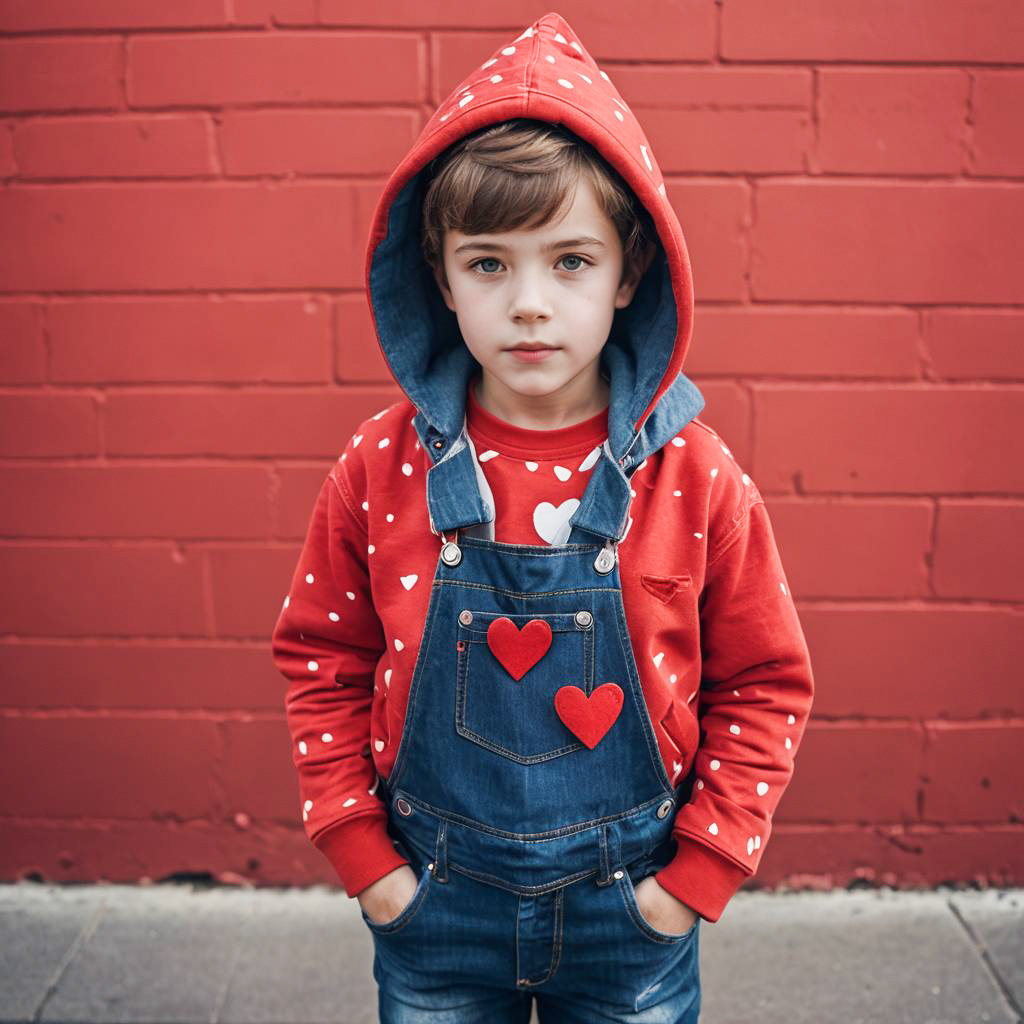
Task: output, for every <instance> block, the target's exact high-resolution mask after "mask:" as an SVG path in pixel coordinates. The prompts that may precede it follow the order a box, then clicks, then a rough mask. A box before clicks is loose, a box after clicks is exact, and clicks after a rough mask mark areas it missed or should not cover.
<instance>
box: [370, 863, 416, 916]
mask: <svg viewBox="0 0 1024 1024" xmlns="http://www.w3.org/2000/svg"><path fill="white" fill-rule="evenodd" d="M418 884H419V879H418V878H417V877H416V872H415V871H413V869H412V868H411V867H410V866H409V865H408V864H403V865H402V866H401V867H397V868H395V870H394V871H390V872H388V874H386V875H384V877H383V878H378V879H377V881H376V882H373V883H371V884H370V885H368V886H367V887H366V888H365V889H363V891H362V892H360V893H359V895H358V896H356V899H357V900H359V905H360V906H361V907H362V908H363V910H364V911H365V912H366V915H367V916H368V917H369V918H370V920H371V921H373V923H374V924H387V923H388V922H389V921H394V919H395V918H396V917H398V915H399V914H401V913H402V911H403V910H405V908H406V907H407V906H408V905H409V904H410V903H411V902H412V898H413V896H414V895H415V893H416V887H417V885H418Z"/></svg>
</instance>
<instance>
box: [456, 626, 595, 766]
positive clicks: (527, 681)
mask: <svg viewBox="0 0 1024 1024" xmlns="http://www.w3.org/2000/svg"><path fill="white" fill-rule="evenodd" d="M583 613H586V614H583ZM499 618H505V619H510V620H511V621H512V622H513V623H514V624H515V626H516V628H517V629H518V630H522V628H523V627H524V626H525V625H526V624H527V623H529V622H531V621H533V620H540V621H541V622H544V623H546V624H547V626H548V627H549V628H550V630H551V646H550V647H549V648H548V649H547V650H546V651H545V652H544V654H543V655H542V656H541V657H540V658H539V660H538V661H537V662H536V663H535V664H533V665H532V666H531V667H530V668H529V669H528V670H527V671H526V672H525V673H524V674H523V675H522V676H521V677H520V678H519V679H516V678H515V677H514V676H513V675H511V674H510V673H509V671H508V670H507V669H506V667H505V666H504V665H503V664H502V662H501V660H499V658H498V656H497V655H496V654H495V652H494V651H493V650H491V648H490V647H489V645H488V642H487V630H488V627H489V626H490V624H491V623H492V622H493V621H494V620H495V619H499ZM456 652H457V662H456V684H455V729H456V732H458V734H459V735H460V736H462V737H464V738H465V739H468V740H471V741H472V742H473V743H477V744H479V745H480V746H482V747H486V748H487V749H488V750H491V751H493V752H494V753H496V754H499V755H500V756H502V757H505V758H508V759H509V760H510V761H517V762H519V763H520V764H531V763H534V762H537V761H547V760H550V759H551V758H553V757H560V756H561V755H563V754H568V753H571V752H572V751H574V750H580V749H582V748H583V744H582V743H580V741H579V740H578V739H577V738H576V737H575V736H574V735H573V734H572V733H571V732H570V731H569V729H568V728H567V727H566V725H565V723H564V722H563V721H562V720H561V719H560V718H559V717H558V713H557V711H556V710H555V693H556V692H557V691H558V690H559V689H560V688H561V687H562V686H565V685H566V684H571V685H573V686H578V687H579V688H580V689H581V690H583V692H584V693H586V694H587V695H589V694H590V693H591V691H592V689H593V681H594V667H593V666H594V616H593V614H592V613H590V611H589V610H588V609H581V610H580V611H579V612H557V613H551V614H546V615H545V614H528V615H508V614H505V613H503V612H494V611H477V610H475V609H472V608H466V609H463V611H462V613H461V615H460V616H459V619H458V629H457V631H456Z"/></svg>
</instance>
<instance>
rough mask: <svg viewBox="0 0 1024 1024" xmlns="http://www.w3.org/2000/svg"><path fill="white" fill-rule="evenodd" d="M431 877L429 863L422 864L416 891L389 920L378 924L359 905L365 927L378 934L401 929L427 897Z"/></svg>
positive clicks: (391, 932) (390, 933)
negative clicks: (397, 913) (396, 914)
mask: <svg viewBox="0 0 1024 1024" xmlns="http://www.w3.org/2000/svg"><path fill="white" fill-rule="evenodd" d="M432 878H433V873H432V872H431V869H430V866H429V865H426V864H425V865H424V866H423V867H422V868H421V869H420V878H419V882H417V884H416V891H415V892H414V893H413V894H412V898H411V899H410V900H409V902H408V903H407V904H406V905H405V906H404V907H403V908H402V910H401V912H400V913H399V915H398V916H397V917H393V918H392V919H391V920H390V921H385V922H383V923H382V924H378V923H377V922H376V921H374V920H373V919H372V918H371V917H370V916H369V915H368V914H367V913H366V911H365V910H363V908H362V905H360V907H359V912H360V913H361V914H362V915H363V920H364V921H365V922H366V927H367V928H369V929H370V931H372V932H376V933H377V934H378V935H392V934H393V933H394V932H397V931H401V930H402V929H403V928H404V927H405V926H406V925H407V924H408V923H409V922H410V921H411V920H412V919H413V918H414V917H415V916H416V914H417V912H418V911H419V909H420V907H422V906H423V901H424V900H425V899H426V898H427V894H428V892H429V891H430V881H431V879H432Z"/></svg>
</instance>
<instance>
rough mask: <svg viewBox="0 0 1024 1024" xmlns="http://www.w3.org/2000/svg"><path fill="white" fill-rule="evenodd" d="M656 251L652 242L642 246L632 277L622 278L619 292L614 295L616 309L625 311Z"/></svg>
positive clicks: (656, 248)
mask: <svg viewBox="0 0 1024 1024" xmlns="http://www.w3.org/2000/svg"><path fill="white" fill-rule="evenodd" d="M657 251H658V247H657V246H656V245H655V244H654V243H653V242H647V244H646V245H645V246H644V248H643V252H642V255H641V257H640V261H639V264H638V265H637V266H636V267H635V268H634V273H633V276H632V277H629V278H623V281H622V283H621V284H620V285H619V290H618V291H617V292H616V293H615V308H616V309H625V308H626V306H628V305H629V304H630V303H631V302H632V301H633V295H634V294H635V293H636V290H637V288H638V287H639V285H640V281H641V280H642V279H643V276H644V274H646V273H647V271H648V270H649V269H650V266H651V263H652V262H653V261H654V255H655V253H656V252H657Z"/></svg>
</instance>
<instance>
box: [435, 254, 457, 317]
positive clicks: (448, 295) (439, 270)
mask: <svg viewBox="0 0 1024 1024" xmlns="http://www.w3.org/2000/svg"><path fill="white" fill-rule="evenodd" d="M431 270H433V272H434V280H435V281H436V282H437V287H438V288H439V289H440V291H441V298H442V299H444V304H445V305H446V306H447V307H448V308H449V309H450V310H451V311H452V312H453V313H455V312H457V310H456V309H455V299H454V298H452V290H451V288H449V287H448V279H447V277H446V276H445V273H444V267H443V266H442V265H439V264H435V265H432V266H431Z"/></svg>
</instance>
